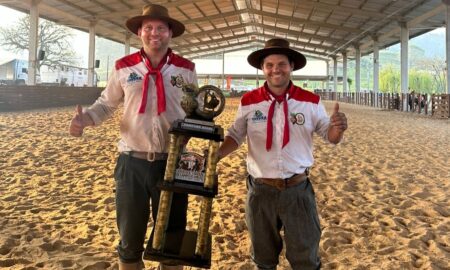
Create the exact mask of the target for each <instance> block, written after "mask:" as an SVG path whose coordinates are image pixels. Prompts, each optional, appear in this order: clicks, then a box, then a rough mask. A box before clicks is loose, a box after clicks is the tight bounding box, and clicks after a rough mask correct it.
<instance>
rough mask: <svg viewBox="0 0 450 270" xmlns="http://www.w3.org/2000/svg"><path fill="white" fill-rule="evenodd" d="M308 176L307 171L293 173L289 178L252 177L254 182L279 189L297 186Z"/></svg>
mask: <svg viewBox="0 0 450 270" xmlns="http://www.w3.org/2000/svg"><path fill="white" fill-rule="evenodd" d="M307 178H308V174H307V173H301V174H294V175H293V176H292V177H290V178H285V179H283V178H254V181H255V183H258V184H264V185H268V186H271V187H275V188H277V189H278V190H280V191H283V190H285V189H287V188H290V187H294V186H297V185H299V184H301V183H303V181H305V180H306V179H307Z"/></svg>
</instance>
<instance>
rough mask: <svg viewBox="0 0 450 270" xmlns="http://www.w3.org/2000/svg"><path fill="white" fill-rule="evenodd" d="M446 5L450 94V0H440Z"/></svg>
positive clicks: (448, 89)
mask: <svg viewBox="0 0 450 270" xmlns="http://www.w3.org/2000/svg"><path fill="white" fill-rule="evenodd" d="M442 2H443V3H444V4H445V5H446V12H445V29H446V31H445V33H446V35H445V45H446V50H445V51H446V60H447V61H446V71H445V72H446V73H447V74H446V76H447V86H446V89H447V94H448V95H450V0H443V1H442Z"/></svg>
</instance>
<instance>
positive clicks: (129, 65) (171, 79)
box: [86, 51, 197, 153]
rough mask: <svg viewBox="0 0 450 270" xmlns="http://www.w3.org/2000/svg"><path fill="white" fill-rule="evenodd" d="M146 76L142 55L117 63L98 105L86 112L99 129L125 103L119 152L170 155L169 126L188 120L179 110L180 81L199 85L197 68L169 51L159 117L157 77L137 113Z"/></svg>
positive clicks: (132, 55) (95, 104)
mask: <svg viewBox="0 0 450 270" xmlns="http://www.w3.org/2000/svg"><path fill="white" fill-rule="evenodd" d="M146 73H147V68H146V66H145V64H144V62H143V59H142V56H141V54H140V52H136V53H133V54H130V55H128V56H125V57H123V58H121V59H119V60H117V61H116V65H115V69H114V70H113V72H112V74H111V76H110V79H109V81H108V84H107V86H106V88H105V90H104V91H103V92H102V94H101V96H100V97H99V98H98V99H97V101H96V102H95V103H94V104H93V105H92V106H90V107H89V108H87V109H86V112H87V113H88V114H89V115H90V116H91V118H92V119H93V121H94V123H95V125H100V124H101V123H102V122H103V121H105V120H106V119H108V118H110V117H111V116H112V114H113V113H114V111H115V110H116V109H117V107H118V106H119V105H120V104H121V103H123V105H124V111H123V116H122V119H121V122H120V134H121V139H120V141H119V144H118V148H119V151H120V152H122V151H142V152H159V153H165V152H167V151H168V147H169V135H168V130H169V128H170V125H171V124H172V122H173V121H174V120H176V119H183V118H184V117H185V112H184V111H183V109H182V108H181V106H180V101H181V98H182V96H183V92H182V89H181V84H180V81H181V80H183V81H184V82H185V83H193V84H195V85H197V74H196V72H195V64H194V63H192V62H191V61H189V60H187V59H185V58H182V57H181V56H179V55H176V54H174V53H172V52H171V51H169V53H168V57H167V62H166V64H164V66H163V67H162V68H161V73H162V76H163V82H164V88H165V97H166V111H165V112H163V113H161V114H160V115H158V113H157V98H156V85H155V76H154V75H150V78H149V79H150V80H149V87H148V98H147V105H146V109H145V112H144V113H143V114H140V113H139V112H138V111H139V107H140V105H141V101H142V84H143V78H144V76H145V74H146Z"/></svg>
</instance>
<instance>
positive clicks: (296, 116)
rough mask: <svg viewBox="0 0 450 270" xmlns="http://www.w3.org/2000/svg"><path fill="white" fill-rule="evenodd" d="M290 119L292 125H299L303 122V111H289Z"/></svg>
mask: <svg viewBox="0 0 450 270" xmlns="http://www.w3.org/2000/svg"><path fill="white" fill-rule="evenodd" d="M290 120H291V123H292V124H293V125H299V126H301V125H303V124H305V116H304V115H303V113H291V117H290Z"/></svg>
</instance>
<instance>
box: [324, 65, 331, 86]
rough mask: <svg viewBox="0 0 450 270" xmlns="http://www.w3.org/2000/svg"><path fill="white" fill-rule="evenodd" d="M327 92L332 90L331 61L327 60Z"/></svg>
mask: <svg viewBox="0 0 450 270" xmlns="http://www.w3.org/2000/svg"><path fill="white" fill-rule="evenodd" d="M325 87H326V89H325V91H327V92H328V91H329V90H330V61H328V60H327V82H326V83H325Z"/></svg>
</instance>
